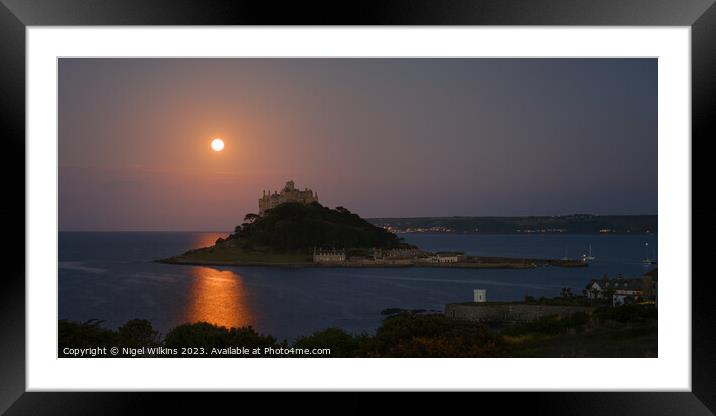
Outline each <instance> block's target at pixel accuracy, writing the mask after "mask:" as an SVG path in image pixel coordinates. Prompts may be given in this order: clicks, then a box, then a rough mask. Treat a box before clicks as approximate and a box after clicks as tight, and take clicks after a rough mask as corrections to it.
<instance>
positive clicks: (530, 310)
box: [445, 302, 593, 322]
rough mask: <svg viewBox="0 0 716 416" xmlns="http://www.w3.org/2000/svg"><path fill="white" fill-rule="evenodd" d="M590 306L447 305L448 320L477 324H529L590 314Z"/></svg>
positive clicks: (446, 314)
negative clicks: (542, 318)
mask: <svg viewBox="0 0 716 416" xmlns="http://www.w3.org/2000/svg"><path fill="white" fill-rule="evenodd" d="M592 309H593V308H591V307H588V306H559V305H526V304H520V303H507V302H505V303H498V302H495V303H483V304H477V303H473V304H460V303H448V304H447V305H445V316H447V317H448V318H456V319H467V320H470V321H477V322H527V321H532V320H535V319H537V318H541V317H543V316H548V315H561V316H565V315H571V314H573V313H576V312H590V311H591V310H592Z"/></svg>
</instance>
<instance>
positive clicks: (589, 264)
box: [56, 57, 685, 359]
mask: <svg viewBox="0 0 716 416" xmlns="http://www.w3.org/2000/svg"><path fill="white" fill-rule="evenodd" d="M57 85H58V92H57V106H58V113H57V117H58V126H57V151H58V160H57V165H58V172H57V175H58V184H57V186H58V213H57V215H58V228H59V229H58V232H57V235H56V236H57V244H58V259H57V269H58V275H57V279H58V280H57V287H58V293H57V302H58V310H57V334H58V339H57V357H59V358H60V359H63V358H111V357H121V358H165V357H166V358H177V357H180V358H237V357H238V358H241V357H246V358H289V359H290V358H334V357H335V358H423V357H426V358H428V357H429V358H591V357H609V358H658V357H659V348H658V347H659V345H658V336H657V335H658V331H657V328H658V319H657V318H658V294H657V292H658V284H657V283H658V272H657V268H658V262H659V260H660V253H659V244H658V242H659V241H658V240H659V239H658V236H659V230H658V225H659V221H658V208H659V207H658V188H659V187H658V161H659V160H658V132H659V126H658V59H657V58H470V57H460V58H451V57H434V58H433V57H421V58H411V57H400V58H385V57H345V58H340V57H338V58H337V57H333V58H326V57H322V58H313V57H301V58H258V57H257V58H252V57H242V58H228V57H227V58H151V57H143V58H130V57H122V58H80V57H68V58H59V59H58V60H57ZM668 255H669V253H666V254H665V256H668ZM666 278H667V282H668V280H669V279H683V278H685V276H669V275H667V276H666Z"/></svg>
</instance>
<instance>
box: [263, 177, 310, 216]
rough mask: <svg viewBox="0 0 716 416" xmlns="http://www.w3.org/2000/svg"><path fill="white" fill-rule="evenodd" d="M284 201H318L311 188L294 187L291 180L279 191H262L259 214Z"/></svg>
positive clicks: (306, 202) (302, 202)
mask: <svg viewBox="0 0 716 416" xmlns="http://www.w3.org/2000/svg"><path fill="white" fill-rule="evenodd" d="M286 202H298V203H301V204H310V203H311V202H318V193H314V192H313V191H312V190H311V189H308V188H305V189H304V190H303V191H302V190H300V189H296V184H295V183H294V182H293V181H288V182H286V186H284V187H283V189H282V190H281V192H277V191H273V193H271V191H269V192H268V193H266V191H264V193H263V196H262V197H261V198H259V215H264V213H265V212H266V211H267V210H269V209H271V208H274V207H276V206H278V205H281V204H283V203H286Z"/></svg>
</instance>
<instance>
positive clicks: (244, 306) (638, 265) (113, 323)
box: [58, 232, 658, 341]
mask: <svg viewBox="0 0 716 416" xmlns="http://www.w3.org/2000/svg"><path fill="white" fill-rule="evenodd" d="M227 235H228V233H220V232H60V233H59V237H58V238H59V262H58V265H59V267H58V269H59V270H58V288H59V293H58V296H59V298H58V300H59V311H58V312H59V317H58V318H59V319H68V320H72V321H79V322H84V321H87V320H90V319H98V320H101V321H103V323H102V324H103V325H104V326H105V327H108V328H118V327H119V326H121V325H123V324H124V323H126V322H127V321H128V320H130V319H135V318H139V319H146V320H148V321H150V322H151V323H152V326H153V327H154V328H155V329H156V330H158V331H159V332H160V333H161V334H166V333H167V332H168V331H169V330H170V329H171V328H173V327H175V326H177V325H180V324H182V323H187V322H199V321H206V322H211V323H214V324H217V325H223V326H227V327H237V326H248V325H250V326H252V327H253V328H254V329H255V330H256V331H258V332H259V333H262V334H268V335H273V336H274V337H276V338H277V339H278V340H284V339H286V340H288V341H293V340H295V339H296V338H298V337H300V336H303V335H310V334H311V333H313V332H316V331H319V330H322V329H326V328H330V327H339V328H343V329H345V330H347V331H350V332H353V333H368V334H370V333H374V332H375V330H376V329H377V328H378V327H379V326H380V324H381V322H382V320H383V319H384V318H385V316H384V315H382V314H381V311H383V310H384V309H387V308H403V309H424V310H427V311H431V310H433V311H437V312H442V310H443V308H444V305H445V304H446V303H452V302H465V301H471V300H472V296H473V289H485V290H486V291H487V300H488V301H508V300H522V299H524V297H525V296H533V297H541V296H545V297H552V296H558V295H559V294H560V292H561V290H562V288H565V287H568V288H571V290H572V292H573V293H582V289H584V287H585V286H586V284H587V283H588V282H589V281H590V279H593V278H600V277H602V276H604V275H608V276H609V277H617V276H618V275H619V274H621V275H623V276H624V277H633V276H641V275H643V274H644V273H645V272H647V271H648V270H650V268H652V267H655V266H653V265H652V266H647V265H644V264H643V263H642V260H643V259H644V258H645V257H647V256H648V257H650V258H652V259H657V258H658V245H657V243H658V236H657V234H647V235H629V234H620V235H615V234H605V235H576V234H510V235H485V234H428V233H405V234H400V237H402V238H404V239H405V241H406V242H408V243H411V244H415V245H417V246H419V247H420V248H422V249H425V250H430V251H464V252H465V253H467V254H471V255H482V256H505V257H529V258H563V257H565V256H566V257H570V258H577V257H580V256H581V255H582V254H584V253H587V252H588V251H589V247H590V246H591V252H592V255H593V256H594V257H595V259H594V260H593V261H591V262H590V264H589V266H588V267H583V268H559V267H541V268H536V269H513V270H510V269H504V270H498V269H441V268H417V267H416V268H365V269H359V268H353V269H351V268H273V267H200V266H182V265H170V264H161V263H157V262H155V260H158V259H161V258H166V257H170V256H173V255H176V254H179V253H182V252H184V251H186V250H189V249H191V248H198V247H206V246H210V245H212V244H213V243H214V241H216V239H217V238H219V237H226V236H227Z"/></svg>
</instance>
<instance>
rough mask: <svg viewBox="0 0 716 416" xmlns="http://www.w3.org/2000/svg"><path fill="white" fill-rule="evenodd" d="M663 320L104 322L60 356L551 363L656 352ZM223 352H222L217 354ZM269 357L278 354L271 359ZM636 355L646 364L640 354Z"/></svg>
mask: <svg viewBox="0 0 716 416" xmlns="http://www.w3.org/2000/svg"><path fill="white" fill-rule="evenodd" d="M656 318H657V311H656V308H655V307H654V306H651V305H625V306H621V307H618V308H611V307H604V308H598V309H595V310H594V311H593V312H592V314H587V313H584V312H578V313H575V314H573V315H569V316H565V317H560V316H557V315H554V316H547V317H543V318H540V319H537V320H534V321H532V322H526V323H522V324H517V325H510V326H507V327H504V328H502V329H501V330H499V331H497V330H490V329H489V328H488V327H486V326H485V325H483V324H479V323H475V322H470V321H466V320H456V319H450V318H447V317H445V316H444V315H441V314H415V313H407V312H403V313H399V314H397V315H394V316H391V317H388V318H386V319H385V320H384V321H383V324H382V325H381V326H380V327H379V328H378V330H377V331H376V333H375V335H367V334H358V335H356V334H351V333H349V332H346V331H344V330H342V329H340V328H328V329H325V330H322V331H318V332H315V333H313V334H311V335H308V336H303V337H300V338H298V339H296V341H295V342H294V343H293V344H289V343H288V342H286V341H285V340H284V341H281V342H279V341H277V340H276V338H274V337H272V336H270V335H262V334H259V333H258V332H256V331H255V330H254V329H253V328H252V327H250V326H249V327H241V328H226V327H221V326H216V325H212V324H209V323H206V322H198V323H194V324H184V325H179V326H177V327H175V328H174V329H172V330H171V331H169V333H167V334H166V336H165V337H163V338H162V337H160V335H159V334H158V333H157V331H155V330H154V329H153V328H152V326H151V324H150V323H149V322H148V321H146V320H140V319H134V320H131V321H129V322H127V323H126V324H125V325H123V326H122V327H120V328H118V329H117V330H110V329H106V328H103V327H102V326H101V322H100V321H87V322H84V323H77V322H69V321H65V320H61V321H60V322H59V356H60V357H67V356H77V355H76V354H74V355H73V354H72V353H68V352H67V351H68V350H66V348H70V349H75V350H77V349H81V348H103V347H104V348H111V347H119V353H118V354H112V355H107V354H106V353H105V354H104V355H102V354H99V355H97V356H105V357H108V356H118V357H127V356H132V357H136V356H144V357H177V356H178V357H218V356H220V357H310V356H314V357H507V356H513V355H515V354H517V355H519V354H520V351H519V350H520V348H521V349H522V350H525V348H528V347H529V348H532V347H533V345H532V344H529V343H528V344H524V345H520V344H519V342H517V343H516V341H515V340H516V339H520V337H521V336H523V335H529V336H532V335H537V336H538V337H537V338H536V339H539V340H545V339H549V340H552V341H553V342H552V344H554V345H552V344H549V346H547V347H543V349H544V348H547V349H546V350H540V351H538V352H533V351H528V352H529V353H530V354H532V356H550V354H553V353H555V351H557V350H560V349H564V348H567V347H569V346H570V344H569V343H570V342H571V343H574V342H582V343H584V342H587V341H588V342H590V343H592V344H594V345H597V344H598V345H606V344H608V343H609V342H612V341H614V340H619V339H622V338H623V339H626V340H630V339H634V337H636V336H641V337H642V338H644V339H646V341H645V342H647V341H648V345H647V344H645V345H646V346H645V347H644V348H642V349H645V348H646V349H648V350H649V351H656V346H655V345H653V346H652V345H651V343H652V338H654V339H655V336H652V335H655V333H656V332H655V331H656V330H655V328H656ZM605 331H608V332H605ZM635 331H636V332H635ZM639 331H641V332H644V334H641V332H639ZM575 334H577V335H575ZM579 334H582V335H579ZM575 336H582V337H587V338H584V340H582V341H579V340H577V341H575V339H570V338H569V337H575ZM522 338H525V337H522ZM527 338H529V337H527ZM532 338H534V337H532ZM592 338H593V339H592ZM585 345H586V344H585ZM590 345H591V344H590ZM127 348H128V349H127ZM582 348H586V347H582ZM590 348H591V347H590ZM317 349H320V350H324V349H329V350H330V353H329V354H326V353H320V354H313V355H312V353H308V354H306V353H305V351H314V350H317ZM218 350H221V352H220V353H217V352H216V351H218ZM269 350H270V351H271V352H269V353H267V352H266V351H269ZM298 350H301V351H304V352H299V351H298ZM197 351H198V352H197ZM535 351H536V350H535ZM589 351H590V354H591V356H599V354H600V353H603V351H604V347H598V348H597V347H594V348H591V349H590V350H589ZM523 353H524V351H523ZM627 353H628V352H627ZM590 354H587V355H585V356H589V355H590ZM614 354H617V353H616V352H615V353H614ZM625 354H626V353H625ZM633 354H637V355H633V356H639V355H638V351H637V353H633Z"/></svg>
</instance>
